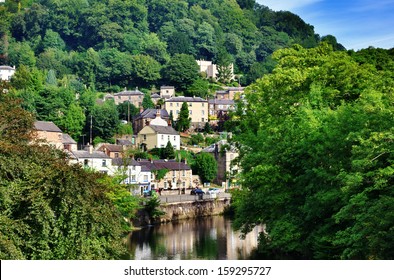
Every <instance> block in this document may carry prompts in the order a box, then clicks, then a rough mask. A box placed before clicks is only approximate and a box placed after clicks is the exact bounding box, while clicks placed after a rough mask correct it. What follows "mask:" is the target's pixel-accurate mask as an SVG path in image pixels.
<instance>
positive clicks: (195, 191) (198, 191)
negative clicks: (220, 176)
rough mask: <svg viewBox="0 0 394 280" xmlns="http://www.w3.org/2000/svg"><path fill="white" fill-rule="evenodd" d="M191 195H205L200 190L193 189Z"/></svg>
mask: <svg viewBox="0 0 394 280" xmlns="http://www.w3.org/2000/svg"><path fill="white" fill-rule="evenodd" d="M190 194H191V195H196V194H205V192H204V191H203V190H202V189H197V188H196V189H194V190H192V191H191V192H190Z"/></svg>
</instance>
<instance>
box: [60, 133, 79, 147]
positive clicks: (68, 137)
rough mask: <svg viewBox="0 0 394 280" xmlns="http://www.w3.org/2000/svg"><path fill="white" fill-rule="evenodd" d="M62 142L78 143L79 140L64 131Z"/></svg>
mask: <svg viewBox="0 0 394 280" xmlns="http://www.w3.org/2000/svg"><path fill="white" fill-rule="evenodd" d="M62 143H63V144H77V142H76V141H75V140H74V139H72V138H71V136H70V135H68V134H67V133H63V134H62Z"/></svg>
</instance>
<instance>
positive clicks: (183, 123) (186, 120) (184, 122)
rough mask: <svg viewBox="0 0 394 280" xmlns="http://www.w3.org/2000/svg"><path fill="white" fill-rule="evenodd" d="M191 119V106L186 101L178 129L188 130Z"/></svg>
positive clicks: (179, 117)
mask: <svg viewBox="0 0 394 280" xmlns="http://www.w3.org/2000/svg"><path fill="white" fill-rule="evenodd" d="M190 122H191V119H190V117H189V107H188V105H187V103H186V102H183V103H182V107H181V111H180V112H179V116H178V120H177V122H176V126H177V130H178V131H182V132H183V131H186V130H188V129H189V127H190Z"/></svg>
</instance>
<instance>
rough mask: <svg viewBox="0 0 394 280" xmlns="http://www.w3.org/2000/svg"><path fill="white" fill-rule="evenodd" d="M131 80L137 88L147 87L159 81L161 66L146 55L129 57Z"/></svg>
mask: <svg viewBox="0 0 394 280" xmlns="http://www.w3.org/2000/svg"><path fill="white" fill-rule="evenodd" d="M131 67H132V69H133V70H132V73H133V79H134V81H135V83H136V84H137V85H139V86H148V85H150V84H152V83H155V82H157V81H158V80H159V79H160V77H161V76H160V70H161V65H160V64H159V63H158V62H157V61H156V60H154V59H153V58H152V57H150V56H148V55H142V54H139V55H135V56H132V57H131Z"/></svg>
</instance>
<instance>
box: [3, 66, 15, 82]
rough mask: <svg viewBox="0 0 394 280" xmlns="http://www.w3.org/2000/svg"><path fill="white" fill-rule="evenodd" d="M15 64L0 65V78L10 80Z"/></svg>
mask: <svg viewBox="0 0 394 280" xmlns="http://www.w3.org/2000/svg"><path fill="white" fill-rule="evenodd" d="M15 71H16V69H15V66H14V67H11V66H7V65H0V80H3V81H10V80H11V77H12V76H13V75H14V74H15Z"/></svg>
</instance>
